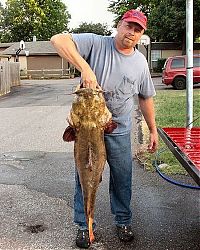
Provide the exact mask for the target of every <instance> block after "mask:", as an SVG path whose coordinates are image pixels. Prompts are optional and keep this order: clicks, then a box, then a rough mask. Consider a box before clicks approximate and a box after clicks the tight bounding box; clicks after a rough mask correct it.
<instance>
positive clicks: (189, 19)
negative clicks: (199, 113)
mask: <svg viewBox="0 0 200 250" xmlns="http://www.w3.org/2000/svg"><path fill="white" fill-rule="evenodd" d="M186 55H187V64H186V96H187V120H186V126H187V127H188V128H192V125H193V124H192V122H193V0H186Z"/></svg>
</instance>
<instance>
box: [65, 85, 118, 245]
mask: <svg viewBox="0 0 200 250" xmlns="http://www.w3.org/2000/svg"><path fill="white" fill-rule="evenodd" d="M102 92H103V91H102V90H101V89H95V90H94V89H90V88H80V86H79V87H78V88H77V89H76V91H75V94H76V96H75V99H74V101H73V103H72V108H71V111H70V115H69V117H68V122H69V127H67V128H66V130H65V132H64V134H63V139H64V141H73V140H75V143H74V158H75V164H76V167H77V170H78V174H79V178H80V183H81V187H82V193H83V199H84V211H85V215H86V221H87V224H88V229H89V237H90V242H91V243H92V242H93V241H94V234H93V230H92V225H93V220H94V206H95V199H96V193H97V189H98V186H99V183H100V182H101V178H102V173H103V170H104V166H105V162H106V150H105V144H104V131H106V133H111V132H112V131H113V130H114V129H115V128H116V126H117V125H116V123H115V122H113V121H112V115H111V113H110V111H109V110H108V108H107V107H106V103H105V100H104V97H103V93H102Z"/></svg>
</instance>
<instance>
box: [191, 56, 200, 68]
mask: <svg viewBox="0 0 200 250" xmlns="http://www.w3.org/2000/svg"><path fill="white" fill-rule="evenodd" d="M193 64H194V67H200V57H194V58H193Z"/></svg>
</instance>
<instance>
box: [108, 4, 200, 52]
mask: <svg viewBox="0 0 200 250" xmlns="http://www.w3.org/2000/svg"><path fill="white" fill-rule="evenodd" d="M136 8H138V9H140V10H141V11H143V12H144V13H145V14H146V15H147V16H148V30H147V32H146V34H148V35H149V36H150V37H151V40H156V41H170V42H173V41H174V42H181V43H182V47H183V50H184V48H185V37H186V0H135V1H134V2H133V1H132V0H119V1H117V0H111V1H110V5H109V8H108V10H109V11H111V12H112V13H114V14H115V15H116V18H115V22H116V23H117V22H118V21H119V19H120V18H121V17H122V15H123V13H124V12H125V11H127V10H129V9H136ZM199 16H200V0H195V1H194V39H195V38H198V37H199V36H200V22H199Z"/></svg>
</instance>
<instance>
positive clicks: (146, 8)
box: [108, 0, 159, 27]
mask: <svg viewBox="0 0 200 250" xmlns="http://www.w3.org/2000/svg"><path fill="white" fill-rule="evenodd" d="M158 4H159V0H135V1H132V0H110V5H109V7H108V10H109V11H110V12H112V13H113V14H115V15H116V18H115V19H114V23H115V27H116V25H117V23H118V21H119V20H120V19H121V17H122V16H123V14H124V13H125V12H126V11H128V10H130V9H138V10H140V11H142V12H143V13H144V14H146V15H147V16H148V15H149V13H150V12H151V10H152V8H154V7H156V6H157V5H158Z"/></svg>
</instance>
